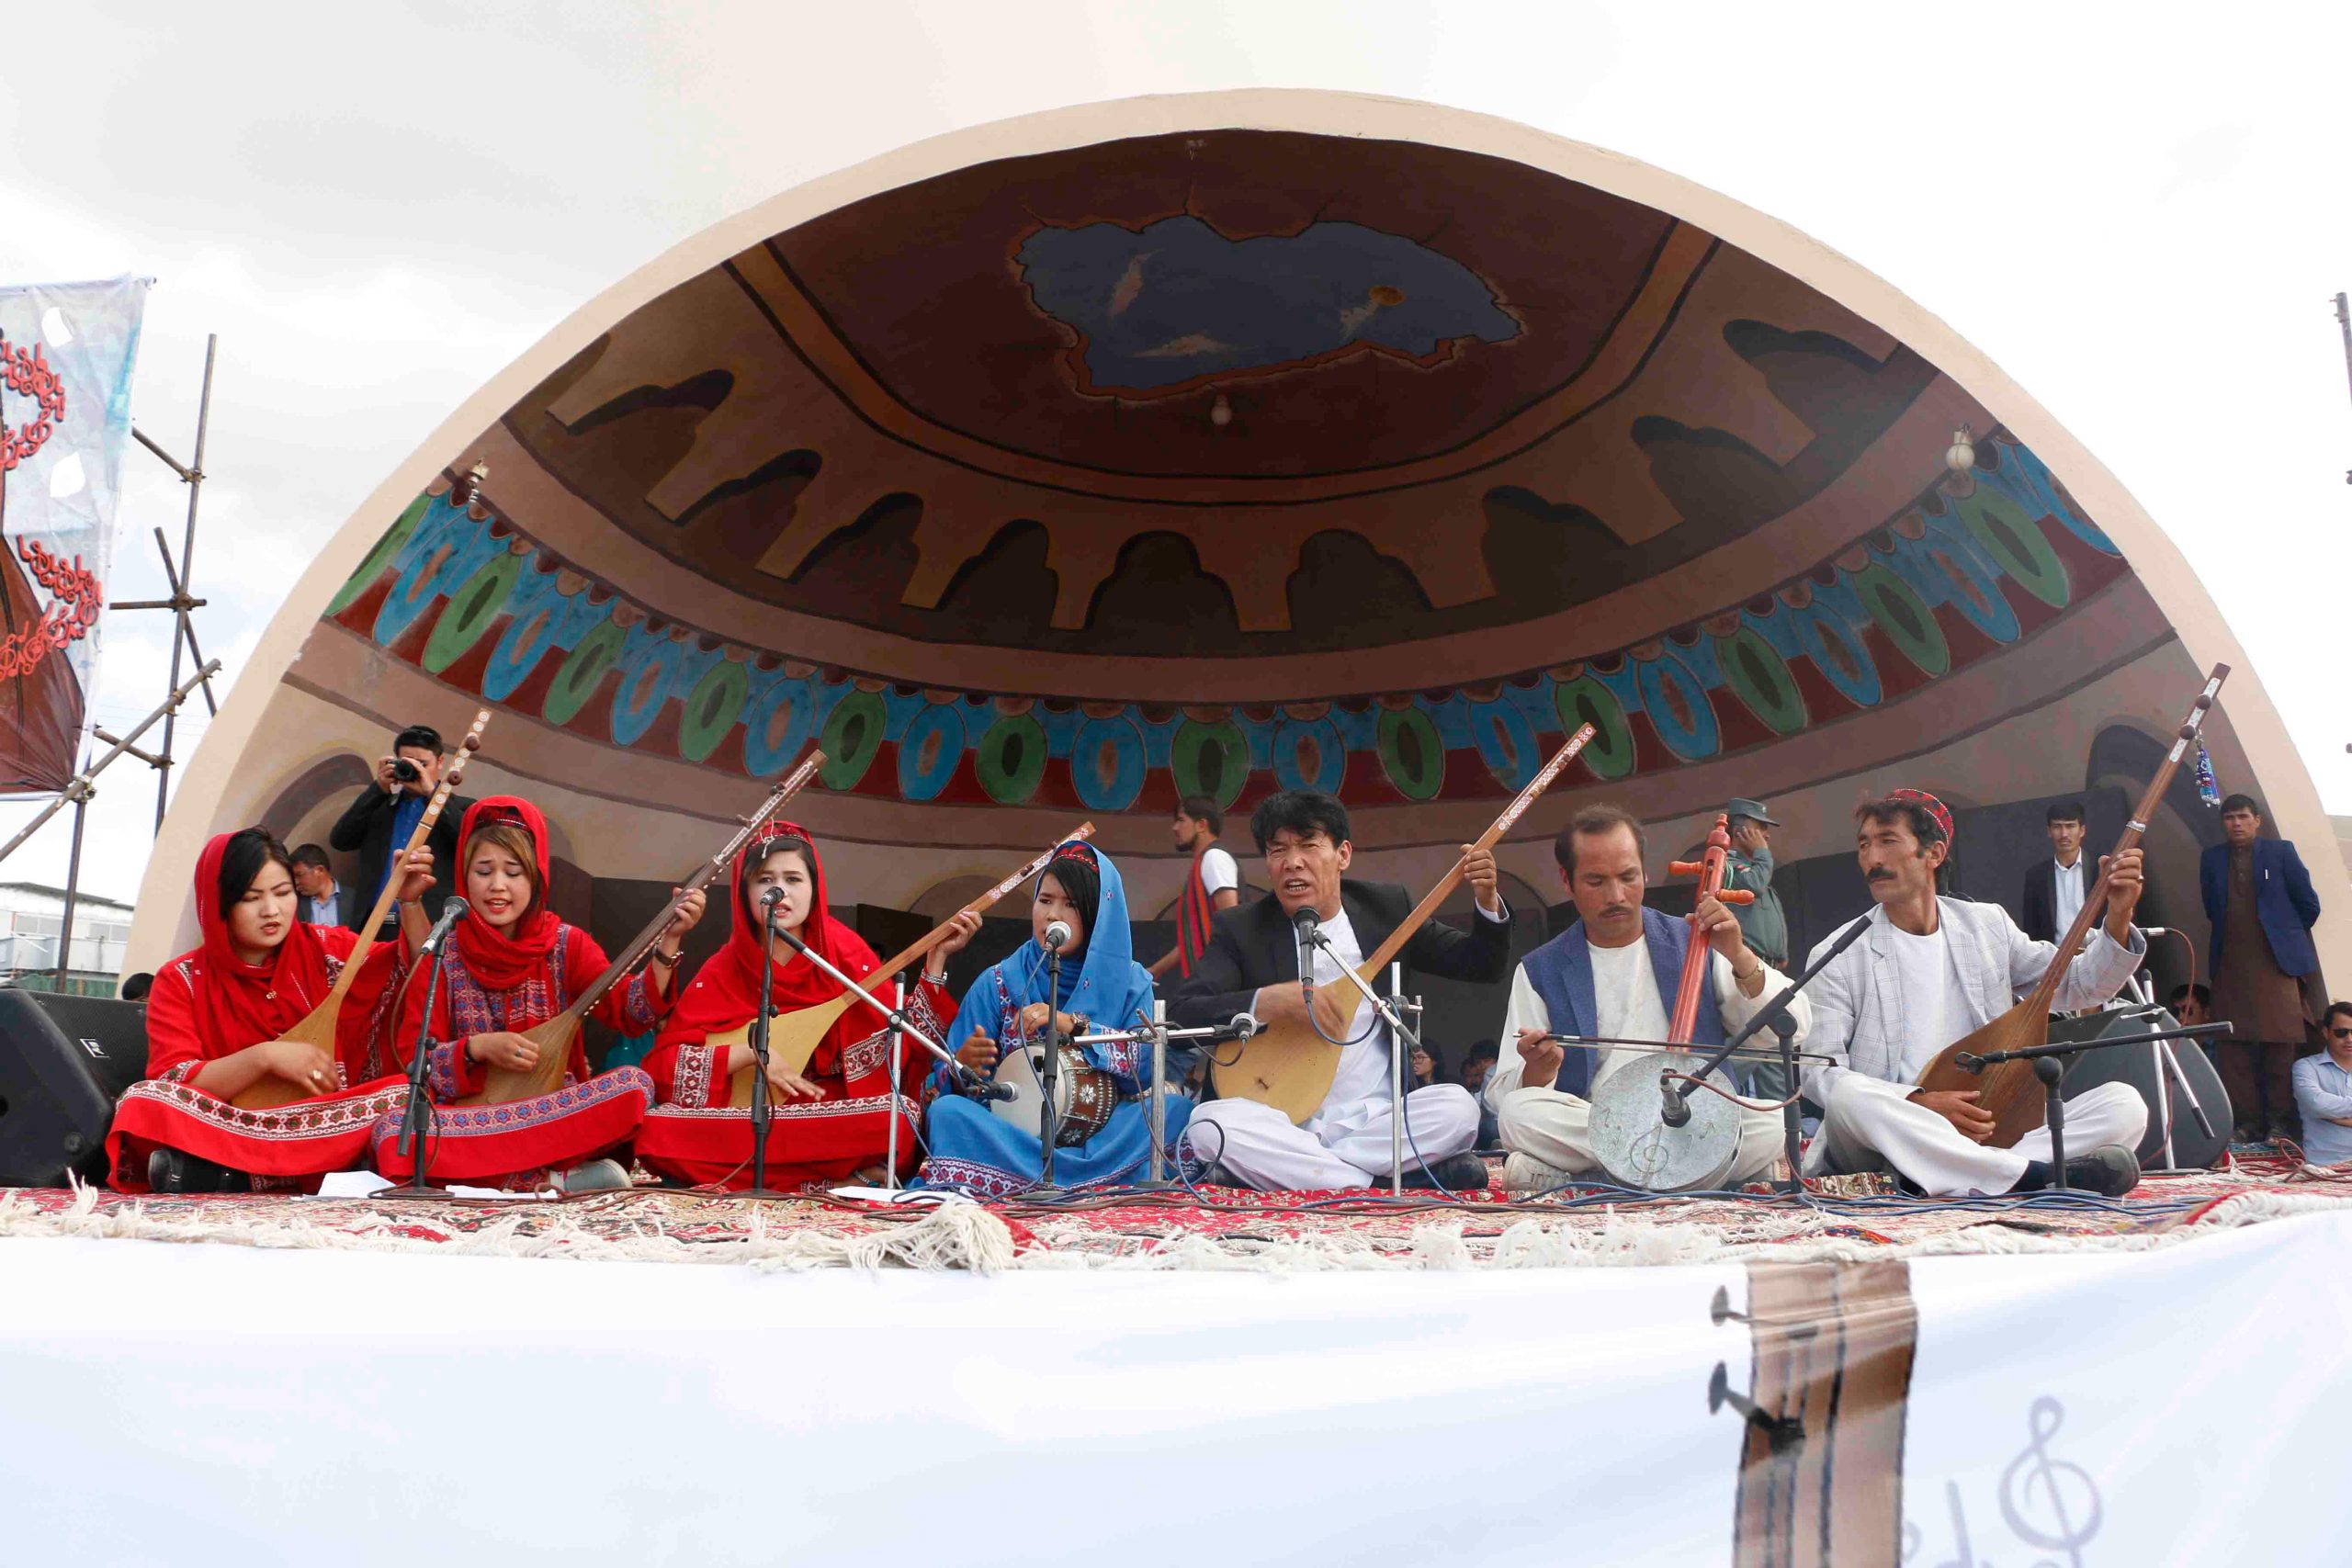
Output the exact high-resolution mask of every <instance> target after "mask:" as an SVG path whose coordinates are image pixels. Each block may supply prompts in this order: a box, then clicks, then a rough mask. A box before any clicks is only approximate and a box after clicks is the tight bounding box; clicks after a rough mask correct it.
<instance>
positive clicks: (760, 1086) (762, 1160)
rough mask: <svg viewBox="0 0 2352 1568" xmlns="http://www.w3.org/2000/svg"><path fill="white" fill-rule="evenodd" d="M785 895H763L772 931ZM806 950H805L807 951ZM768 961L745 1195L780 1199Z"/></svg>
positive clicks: (757, 1031)
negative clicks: (773, 1171)
mask: <svg viewBox="0 0 2352 1568" xmlns="http://www.w3.org/2000/svg"><path fill="white" fill-rule="evenodd" d="M783 898H784V889H783V888H781V887H771V888H769V889H768V890H767V892H766V893H765V894H764V895H763V896H762V897H761V899H760V903H761V906H762V913H763V917H764V919H765V920H766V924H767V928H768V931H769V932H770V933H771V934H775V933H776V932H777V930H778V928H777V926H776V923H775V907H776V905H777V904H778V903H780V902H782V900H783ZM804 951H805V950H804ZM760 956H761V958H762V959H763V960H764V961H765V962H763V963H762V964H761V965H760V1011H759V1016H757V1017H756V1018H754V1019H752V1032H751V1036H750V1039H751V1045H752V1185H751V1187H750V1189H749V1190H746V1191H745V1192H744V1193H743V1194H742V1196H743V1197H746V1198H781V1197H783V1196H784V1194H783V1193H781V1192H772V1191H770V1190H768V1122H769V1121H770V1119H771V1118H772V1117H773V1115H774V1113H775V1104H774V1096H773V1095H772V1094H771V1093H770V1091H769V1089H768V1024H769V1023H770V1021H773V1020H774V1019H775V959H773V958H771V957H769V955H768V954H766V953H762V954H761V955H760Z"/></svg>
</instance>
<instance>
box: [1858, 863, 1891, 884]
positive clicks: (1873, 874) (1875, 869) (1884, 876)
mask: <svg viewBox="0 0 2352 1568" xmlns="http://www.w3.org/2000/svg"><path fill="white" fill-rule="evenodd" d="M1862 879H1863V880H1864V881H1866V882H1893V881H1894V872H1893V871H1891V870H1889V869H1888V868H1887V867H1885V866H1883V865H1879V866H1872V867H1871V869H1870V870H1868V871H1866V872H1864V873H1862Z"/></svg>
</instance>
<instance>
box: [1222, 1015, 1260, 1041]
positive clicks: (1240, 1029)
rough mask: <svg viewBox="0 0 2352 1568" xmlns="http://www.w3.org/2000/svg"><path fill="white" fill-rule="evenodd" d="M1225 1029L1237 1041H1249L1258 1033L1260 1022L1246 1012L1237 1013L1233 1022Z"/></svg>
mask: <svg viewBox="0 0 2352 1568" xmlns="http://www.w3.org/2000/svg"><path fill="white" fill-rule="evenodd" d="M1225 1027H1226V1031H1227V1033H1229V1034H1230V1035H1231V1036H1232V1037H1233V1038H1234V1039H1235V1040H1247V1039H1249V1038H1250V1036H1251V1035H1253V1034H1255V1033H1257V1032H1258V1021H1257V1020H1256V1019H1254V1018H1251V1017H1250V1015H1249V1014H1248V1013H1246V1012H1237V1013H1235V1014H1234V1015H1233V1021H1232V1022H1230V1023H1228V1024H1227V1025H1226V1026H1225Z"/></svg>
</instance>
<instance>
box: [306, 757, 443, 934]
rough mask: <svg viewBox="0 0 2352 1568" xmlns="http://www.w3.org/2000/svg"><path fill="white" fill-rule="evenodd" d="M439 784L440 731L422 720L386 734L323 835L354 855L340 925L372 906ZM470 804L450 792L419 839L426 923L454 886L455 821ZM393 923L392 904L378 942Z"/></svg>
mask: <svg viewBox="0 0 2352 1568" xmlns="http://www.w3.org/2000/svg"><path fill="white" fill-rule="evenodd" d="M440 786H441V732H440V731H439V730H437V729H435V728H432V727H431V726H429V725H423V724H412V725H410V726H409V727H408V728H406V729H403V730H401V732H400V734H398V735H397V736H395V737H393V739H392V750H391V755H390V756H388V757H379V758H378V759H377V760H376V776H375V777H374V778H373V779H371V780H369V781H368V787H367V788H366V789H363V790H361V791H360V792H359V795H358V796H357V798H356V799H355V800H353V801H352V803H351V804H350V806H348V807H345V810H344V813H343V816H342V817H341V818H339V819H338V820H337V821H336V822H335V825H334V828H333V829H330V830H329V831H328V833H327V842H328V843H330V844H332V845H334V847H335V848H336V849H338V850H342V851H344V852H345V853H349V852H351V851H354V850H356V851H358V852H359V876H358V880H357V885H356V886H351V887H346V888H345V889H344V890H343V894H344V897H343V899H342V904H341V908H339V909H338V910H337V913H338V914H340V915H341V916H342V923H343V924H344V925H346V926H348V927H350V928H351V929H352V930H353V931H357V930H358V929H359V922H360V921H362V920H364V919H367V918H368V910H369V909H371V908H375V906H376V896H377V895H378V894H379V893H381V892H382V891H383V890H384V876H385V874H386V873H387V872H388V871H389V870H390V867H391V863H392V855H393V852H395V851H396V850H398V849H399V848H401V846H402V845H405V844H406V843H407V842H408V837H409V835H410V834H411V833H413V832H414V831H415V830H416V824H417V823H418V822H419V821H420V820H421V819H423V818H424V804H425V802H426V801H428V800H430V799H431V798H432V797H433V792H434V791H435V789H438V788H439V787H440ZM472 804H473V802H472V801H471V800H469V799H468V798H467V797H466V796H464V795H451V796H450V797H449V799H448V803H447V805H445V806H443V807H442V808H441V815H440V817H439V818H436V819H435V822H434V824H433V832H432V836H431V837H429V838H428V839H426V840H425V843H426V845H427V847H429V848H430V849H431V850H432V851H433V886H432V888H431V890H430V891H428V892H427V893H426V894H425V895H424V918H425V919H428V920H437V919H440V918H441V906H442V904H443V902H444V901H446V900H447V898H448V897H449V895H450V894H451V893H453V892H455V891H457V876H458V824H459V823H460V822H462V821H463V820H464V819H465V815H466V808H467V807H469V806H471V805H472ZM399 921H400V907H399V906H398V905H394V906H393V907H392V909H391V911H390V914H388V915H387V917H386V918H385V920H384V927H383V930H382V931H379V932H378V933H376V934H377V936H378V938H379V940H381V941H385V942H390V941H392V940H394V939H396V938H397V937H398V936H399V934H400V925H399Z"/></svg>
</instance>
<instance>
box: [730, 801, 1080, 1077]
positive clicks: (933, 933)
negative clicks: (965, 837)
mask: <svg viewBox="0 0 2352 1568" xmlns="http://www.w3.org/2000/svg"><path fill="white" fill-rule="evenodd" d="M1093 836H1094V824H1093V823H1091V822H1080V824H1079V825H1078V827H1077V828H1076V829H1074V830H1072V831H1071V832H1070V833H1069V834H1068V835H1067V836H1066V837H1064V838H1062V839H1059V840H1056V841H1055V842H1054V844H1053V845H1052V847H1051V848H1049V849H1047V850H1046V852H1045V853H1044V854H1041V855H1039V856H1038V857H1037V858H1036V859H1035V860H1033V861H1031V862H1030V863H1028V864H1026V865H1024V866H1023V867H1022V868H1021V869H1020V870H1018V871H1016V872H1014V873H1012V874H1011V875H1010V876H1007V877H1006V878H1005V879H1004V880H1003V881H1001V882H1000V883H998V884H997V885H996V886H993V887H991V888H989V890H988V891H987V892H985V893H983V894H981V895H980V896H979V897H977V898H975V899H973V900H972V901H971V902H970V903H968V904H967V905H965V906H964V907H963V908H961V909H958V910H956V914H955V915H953V916H950V917H949V918H948V919H944V920H943V921H941V922H940V923H939V924H938V925H935V926H933V928H932V929H931V930H930V931H926V932H925V933H923V936H922V940H920V941H919V942H915V943H914V944H913V945H911V946H910V947H909V948H908V949H907V950H906V951H905V952H903V953H893V954H892V955H891V956H890V957H888V958H887V959H885V960H884V961H883V962H882V963H881V964H878V965H876V968H875V971H874V976H873V978H872V979H871V980H869V981H867V982H866V984H867V986H868V987H871V988H876V989H878V988H879V987H881V986H883V985H886V984H888V977H889V976H893V975H896V974H897V973H898V972H899V970H901V969H904V968H906V967H908V966H909V965H910V964H917V963H920V962H921V961H922V959H923V958H924V957H925V956H926V955H927V954H929V953H930V952H931V950H932V949H933V948H934V947H937V946H938V945H939V944H940V943H941V942H944V941H945V940H946V939H947V933H948V932H949V931H954V930H955V929H956V919H959V918H960V917H962V916H965V915H977V914H978V913H979V912H980V911H981V910H983V909H986V908H989V906H990V905H992V904H994V903H995V902H996V901H997V900H998V899H1000V898H1001V897H1004V896H1005V895H1006V894H1008V893H1010V892H1012V890H1013V889H1014V888H1016V887H1018V886H1021V885H1022V884H1023V883H1024V882H1026V881H1028V880H1029V879H1030V878H1031V877H1033V876H1035V875H1036V874H1038V873H1039V872H1041V871H1043V870H1045V869H1046V862H1047V861H1050V860H1052V859H1053V858H1054V851H1055V850H1057V849H1059V848H1061V846H1062V845H1063V844H1066V843H1068V842H1069V840H1071V839H1091V838H1092V837H1093ZM735 918H736V919H742V918H743V913H742V911H741V910H740V909H739V910H737V911H735ZM854 999H855V998H853V997H852V996H851V995H850V994H849V992H848V991H847V990H843V991H842V993H841V995H839V996H837V997H835V998H833V999H832V1000H831V1001H826V1002H819V1003H818V1004H817V1005H816V1006H815V1007H806V1008H801V1009H799V1010H797V1011H794V1012H786V1013H778V1014H777V1015H776V1016H775V1017H774V1018H772V1019H770V1020H769V1021H768V1057H769V1059H770V1060H771V1061H774V1062H779V1063H781V1064H783V1066H784V1070H785V1071H786V1072H788V1073H798V1072H801V1071H803V1070H805V1069H806V1068H807V1067H808V1066H809V1057H810V1056H811V1055H815V1054H816V1050H817V1046H818V1045H819V1043H821V1042H822V1041H823V1040H824V1038H825V1031H827V1030H829V1029H831V1028H832V1026H833V1021H834V1020H836V1019H838V1018H840V1017H841V1015H842V1014H843V1013H844V1012H847V1011H848V1010H849V1005H850V1003H851V1002H852V1001H853V1000H854ZM751 1038H752V1026H751V1024H749V1023H746V1024H744V1025H743V1026H742V1027H741V1028H740V1029H729V1030H723V1031H720V1032H718V1033H715V1034H712V1035H710V1036H709V1037H708V1039H707V1041H706V1042H705V1043H707V1044H711V1045H743V1044H748V1043H750V1042H751ZM955 1045H956V1042H953V1041H951V1042H949V1046H948V1048H949V1049H950V1050H953V1049H954V1048H955ZM758 1070H759V1069H758V1065H757V1064H756V1063H754V1064H752V1065H751V1066H745V1067H744V1068H742V1069H741V1071H740V1072H738V1073H736V1074H735V1075H734V1076H733V1077H731V1078H729V1080H728V1101H727V1102H728V1103H729V1105H736V1106H747V1105H749V1104H751V1103H752V1074H753V1073H754V1072H756V1071H758Z"/></svg>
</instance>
